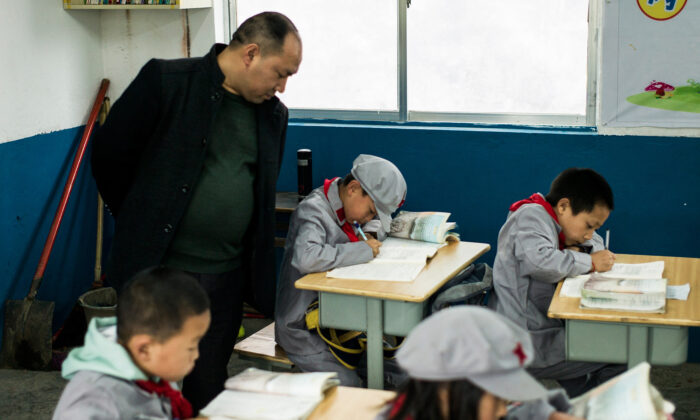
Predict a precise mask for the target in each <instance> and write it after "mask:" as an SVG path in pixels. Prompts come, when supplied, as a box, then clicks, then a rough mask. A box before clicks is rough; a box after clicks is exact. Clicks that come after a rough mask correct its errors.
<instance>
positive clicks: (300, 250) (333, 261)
mask: <svg viewBox="0 0 700 420" xmlns="http://www.w3.org/2000/svg"><path fill="white" fill-rule="evenodd" d="M299 219H300V220H299V222H300V225H299V231H298V234H297V236H296V239H295V240H294V248H295V251H294V257H293V258H292V266H293V267H294V268H296V269H297V270H299V272H300V273H301V274H308V273H315V272H319V271H326V270H330V269H333V268H336V267H344V266H347V265H353V264H361V263H365V262H368V261H370V260H371V259H372V258H373V257H374V255H373V254H372V248H371V247H370V246H369V245H367V244H366V243H365V242H364V241H360V242H348V243H342V244H335V245H330V244H327V243H326V229H325V228H324V226H323V225H322V224H321V221H320V220H318V218H314V217H306V216H304V215H302V214H300V216H299Z"/></svg>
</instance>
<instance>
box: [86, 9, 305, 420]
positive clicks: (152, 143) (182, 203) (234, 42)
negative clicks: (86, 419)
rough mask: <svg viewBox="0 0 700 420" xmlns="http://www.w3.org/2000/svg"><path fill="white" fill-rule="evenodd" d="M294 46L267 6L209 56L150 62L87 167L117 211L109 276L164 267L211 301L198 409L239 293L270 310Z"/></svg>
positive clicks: (230, 340) (227, 340)
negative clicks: (184, 275)
mask: <svg viewBox="0 0 700 420" xmlns="http://www.w3.org/2000/svg"><path fill="white" fill-rule="evenodd" d="M301 50H302V45H301V38H300V37H299V33H298V31H297V29H296V27H295V26H294V24H293V23H292V22H291V21H290V20H289V19H288V18H287V17H286V16H284V15H282V14H280V13H274V12H264V13H261V14H258V15H256V16H253V17H251V18H249V19H248V20H246V21H245V22H243V23H242V24H241V25H240V27H239V28H238V29H237V30H236V33H235V34H234V35H233V37H232V39H231V42H230V43H229V45H228V46H226V45H223V44H216V45H214V46H213V47H212V49H211V50H210V51H209V53H208V54H207V55H205V56H204V57H200V58H187V59H178V60H157V59H152V60H150V61H149V62H148V63H146V65H145V66H144V67H143V68H142V69H141V71H140V72H139V74H138V76H136V79H134V81H133V82H132V83H131V84H130V85H129V86H128V87H127V89H126V90H125V91H124V93H123V94H122V96H121V97H120V98H119V100H118V101H116V102H115V104H114V106H113V107H112V109H111V111H110V114H109V117H108V118H107V121H106V122H105V124H104V126H103V127H102V128H101V129H100V130H99V131H98V132H97V135H96V137H95V139H94V145H93V152H92V165H93V166H92V167H93V174H94V177H95V180H96V181H97V186H98V189H99V191H100V193H101V194H102V196H103V197H104V200H105V202H106V203H107V206H108V207H109V209H110V210H111V212H112V214H113V215H114V217H115V233H114V240H113V243H112V250H111V253H110V258H109V262H108V264H107V269H106V280H107V282H109V283H110V284H111V285H113V286H114V287H115V288H117V290H119V289H120V288H121V287H122V286H123V285H124V283H125V282H126V281H127V280H128V279H129V278H130V277H131V276H132V275H134V274H135V273H136V272H138V271H139V270H141V269H143V268H146V267H149V266H153V265H165V266H168V267H173V268H177V269H181V270H185V271H187V272H190V273H191V274H193V275H194V276H195V277H196V278H197V279H198V280H199V282H200V284H201V285H202V287H204V289H205V290H206V291H207V293H208V295H209V299H210V300H211V312H212V320H211V326H210V328H209V331H208V332H207V334H206V335H205V337H204V338H203V339H202V341H201V342H200V344H199V352H200V357H199V359H198V360H197V363H196V365H195V368H194V370H193V371H192V373H190V374H189V375H188V376H187V377H186V378H185V380H184V385H183V391H184V394H185V396H186V397H187V398H188V399H189V400H190V402H191V403H192V405H193V407H194V409H195V413H196V412H197V411H198V410H199V409H200V408H202V407H203V406H204V405H206V404H207V403H208V402H209V401H210V400H211V399H213V398H214V397H215V396H216V395H217V394H218V393H219V392H220V391H221V390H222V389H223V384H224V381H225V380H226V378H227V371H226V365H227V364H228V361H229V358H230V357H231V352H232V351H233V345H234V343H235V339H236V335H237V333H238V328H239V325H240V322H241V312H242V302H243V295H244V293H245V294H246V296H247V297H249V298H250V300H251V301H250V303H252V304H254V305H255V306H256V307H257V308H258V309H260V310H261V311H262V312H264V313H266V314H267V315H268V316H272V311H273V308H274V301H275V259H274V249H273V237H274V229H275V223H274V209H275V186H276V183H277V176H278V173H279V168H280V165H281V160H282V153H283V149H284V141H285V135H286V129H287V120H288V111H287V108H286V107H285V106H284V105H283V104H282V103H281V102H280V100H279V99H278V98H277V97H276V96H275V93H277V92H280V93H281V92H284V89H285V86H286V84H287V78H288V77H289V76H291V75H293V74H295V73H296V72H297V70H298V69H299V64H300V63H301V55H302V54H301ZM172 309H173V311H177V310H178V309H179V308H175V307H174V308H172ZM196 350H197V349H192V351H196Z"/></svg>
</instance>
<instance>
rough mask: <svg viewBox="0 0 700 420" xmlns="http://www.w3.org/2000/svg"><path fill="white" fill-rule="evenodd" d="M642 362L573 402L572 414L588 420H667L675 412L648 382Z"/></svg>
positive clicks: (647, 374) (646, 364)
mask: <svg viewBox="0 0 700 420" xmlns="http://www.w3.org/2000/svg"><path fill="white" fill-rule="evenodd" d="M649 370H650V366H649V363H647V362H642V363H640V364H638V365H637V366H635V367H633V368H632V369H630V370H628V371H627V372H625V373H622V374H620V375H619V376H616V377H614V378H612V379H610V380H609V381H607V382H605V383H604V384H601V385H599V386H597V387H596V388H594V389H592V390H590V391H588V392H586V393H585V394H583V395H581V396H579V397H577V398H574V399H572V400H571V405H572V409H571V412H570V414H572V415H574V416H578V417H582V418H585V419H588V420H607V419H635V420H666V419H668V418H672V417H671V415H672V414H673V412H674V411H675V407H674V405H673V404H672V403H670V402H668V401H665V400H664V399H663V397H662V396H661V394H660V393H659V391H658V390H657V389H656V388H654V386H653V385H652V384H651V383H650V381H649Z"/></svg>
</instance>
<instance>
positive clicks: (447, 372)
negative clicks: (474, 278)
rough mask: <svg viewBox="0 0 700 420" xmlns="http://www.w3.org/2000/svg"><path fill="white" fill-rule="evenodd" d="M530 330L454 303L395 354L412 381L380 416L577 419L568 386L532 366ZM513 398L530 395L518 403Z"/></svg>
mask: <svg viewBox="0 0 700 420" xmlns="http://www.w3.org/2000/svg"><path fill="white" fill-rule="evenodd" d="M533 356H534V350H533V348H532V341H531V340H530V336H529V334H528V333H527V332H526V331H525V330H523V329H522V328H520V327H518V326H517V325H516V324H515V323H513V322H511V321H510V320H508V319H506V318H505V317H503V316H501V315H499V314H497V313H495V312H493V311H491V310H489V309H486V308H483V307H477V306H458V307H452V308H448V309H445V310H442V311H440V312H437V313H436V314H434V315H432V316H430V317H429V318H427V319H425V320H424V321H423V322H421V323H420V324H419V325H418V326H417V327H416V328H415V329H414V330H413V331H411V333H410V334H409V335H408V337H407V338H406V340H405V342H404V344H403V346H402V347H401V348H400V349H399V351H398V353H397V355H396V358H397V360H398V362H399V365H400V366H401V367H402V368H403V369H404V370H406V372H407V373H408V375H409V377H410V380H409V381H408V383H407V384H406V385H404V387H403V388H402V389H401V391H400V392H399V394H398V395H397V397H396V399H395V400H394V401H393V402H392V403H391V405H390V406H389V407H387V409H386V410H385V411H384V412H383V413H382V414H380V416H379V418H383V419H387V418H388V419H390V420H409V419H410V420H421V419H435V420H438V419H440V420H448V419H450V420H455V419H459V420H463V419H474V420H477V419H478V420H487V419H488V420H495V419H498V418H502V417H504V416H505V418H507V419H511V420H512V419H534V420H539V419H542V420H555V419H560V420H564V419H575V418H576V417H572V416H570V415H568V414H566V413H565V412H564V411H566V410H568V409H569V403H568V399H567V398H566V394H564V393H563V391H550V392H549V393H548V392H547V390H546V389H545V388H544V387H543V386H542V385H540V383H539V382H537V380H535V379H534V378H533V377H532V376H530V374H529V373H527V371H526V370H525V367H526V366H527V365H529V364H530V363H531V362H532V359H533ZM512 401H525V402H524V403H518V404H513V405H511V407H510V408H507V404H508V403H509V402H512Z"/></svg>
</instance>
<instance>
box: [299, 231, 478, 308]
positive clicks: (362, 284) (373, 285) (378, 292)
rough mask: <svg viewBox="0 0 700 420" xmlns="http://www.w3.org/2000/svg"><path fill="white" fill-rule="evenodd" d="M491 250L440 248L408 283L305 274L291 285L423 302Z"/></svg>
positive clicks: (472, 245)
mask: <svg viewBox="0 0 700 420" xmlns="http://www.w3.org/2000/svg"><path fill="white" fill-rule="evenodd" d="M489 249H491V246H490V245H489V244H482V243H477V242H451V243H450V244H448V245H447V246H444V247H442V248H440V249H439V250H438V252H437V254H436V255H435V256H434V257H433V258H432V259H431V260H430V261H429V262H428V265H426V266H425V268H423V271H421V272H420V273H419V274H418V277H416V279H415V280H413V281H411V282H402V281H378V280H348V279H334V278H330V277H326V273H325V272H323V273H312V274H307V275H306V276H304V277H302V278H301V279H299V280H297V281H296V283H295V284H294V285H295V286H296V288H297V289H304V290H315V291H319V292H331V293H341V294H345V295H358V296H367V297H374V298H381V299H390V300H401V301H407V302H423V301H424V300H426V299H427V298H428V297H430V296H431V295H432V294H433V293H435V291H436V290H437V289H439V288H440V286H442V285H443V284H445V282H446V281H447V280H449V279H451V278H452V277H453V276H454V275H455V274H457V273H459V272H460V271H461V270H462V269H463V268H464V267H466V266H468V265H469V264H471V263H472V262H474V261H475V260H476V259H477V258H479V257H480V256H482V255H483V254H484V253H486V252H487V251H488V250H489Z"/></svg>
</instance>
